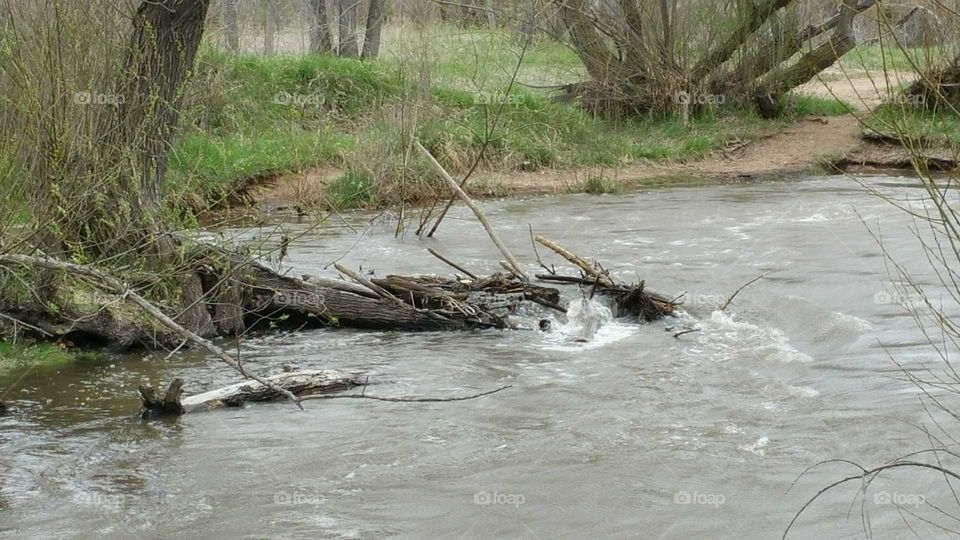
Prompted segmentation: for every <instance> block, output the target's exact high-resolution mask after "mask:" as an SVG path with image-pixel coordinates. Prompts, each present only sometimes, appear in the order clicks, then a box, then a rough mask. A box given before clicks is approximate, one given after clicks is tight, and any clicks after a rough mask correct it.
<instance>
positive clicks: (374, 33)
mask: <svg viewBox="0 0 960 540" xmlns="http://www.w3.org/2000/svg"><path fill="white" fill-rule="evenodd" d="M384 1H385V0H370V9H369V10H368V11H367V28H366V31H365V33H364V37H363V55H362V56H363V58H376V57H377V55H379V54H380V34H381V33H382V31H383V7H384V5H383V4H384Z"/></svg>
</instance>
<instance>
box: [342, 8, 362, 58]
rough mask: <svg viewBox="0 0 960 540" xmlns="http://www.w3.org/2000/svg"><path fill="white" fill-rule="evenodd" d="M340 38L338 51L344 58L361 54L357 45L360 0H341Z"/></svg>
mask: <svg viewBox="0 0 960 540" xmlns="http://www.w3.org/2000/svg"><path fill="white" fill-rule="evenodd" d="M339 6H340V21H339V28H340V36H339V37H340V39H339V45H338V53H339V54H340V56H342V57H344V58H356V57H357V56H359V55H360V51H359V48H358V45H357V12H358V11H359V7H360V0H339Z"/></svg>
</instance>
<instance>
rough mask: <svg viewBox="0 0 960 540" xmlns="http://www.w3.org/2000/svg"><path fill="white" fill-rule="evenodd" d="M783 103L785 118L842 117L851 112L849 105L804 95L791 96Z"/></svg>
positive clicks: (834, 100)
mask: <svg viewBox="0 0 960 540" xmlns="http://www.w3.org/2000/svg"><path fill="white" fill-rule="evenodd" d="M785 101H786V103H785V107H786V113H787V116H791V117H804V116H843V115H845V114H850V112H851V111H852V110H853V107H852V106H851V105H850V104H849V103H845V102H843V101H840V100H837V99H830V98H822V97H818V96H810V95H806V94H792V95H790V96H787V97H786V98H785Z"/></svg>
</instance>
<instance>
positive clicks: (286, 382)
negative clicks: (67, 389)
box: [139, 370, 363, 415]
mask: <svg viewBox="0 0 960 540" xmlns="http://www.w3.org/2000/svg"><path fill="white" fill-rule="evenodd" d="M265 380H266V381H267V382H269V383H270V386H266V385H264V384H261V383H258V382H250V381H244V382H239V383H236V384H231V385H229V386H225V387H223V388H217V389H215V390H210V391H207V392H203V393H200V394H195V395H192V396H187V397H183V398H182V397H181V396H182V394H183V381H182V380H180V379H174V380H173V382H171V383H170V386H169V387H168V388H167V391H166V393H165V394H164V396H163V397H162V398H161V397H159V396H158V395H157V392H156V390H154V389H153V388H151V387H149V386H140V389H139V390H140V401H141V403H142V410H141V413H142V414H144V415H181V414H184V413H188V412H194V411H203V410H209V409H214V408H218V407H239V406H241V405H243V404H244V403H250V402H262V401H278V400H282V399H286V397H285V394H283V393H281V392H280V391H279V390H283V391H285V392H289V393H291V394H293V395H295V396H297V397H298V398H300V397H304V396H310V395H315V394H320V393H326V392H335V391H338V390H346V389H349V388H353V387H355V386H359V385H361V384H363V383H362V382H361V381H360V380H359V378H358V377H356V376H355V375H349V374H344V373H340V372H336V371H329V370H305V371H295V372H290V373H282V374H280V375H274V376H272V377H267V378H266V379H265Z"/></svg>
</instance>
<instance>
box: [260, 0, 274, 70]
mask: <svg viewBox="0 0 960 540" xmlns="http://www.w3.org/2000/svg"><path fill="white" fill-rule="evenodd" d="M262 7H263V54H264V56H273V54H274V53H276V39H277V6H276V4H274V2H273V0H263V1H262Z"/></svg>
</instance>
